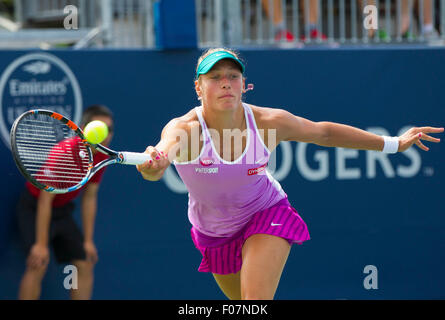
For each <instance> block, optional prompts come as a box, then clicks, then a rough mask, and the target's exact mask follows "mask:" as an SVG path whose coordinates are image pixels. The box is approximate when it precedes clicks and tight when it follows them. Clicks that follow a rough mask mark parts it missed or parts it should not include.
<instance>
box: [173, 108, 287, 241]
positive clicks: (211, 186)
mask: <svg viewBox="0 0 445 320" xmlns="http://www.w3.org/2000/svg"><path fill="white" fill-rule="evenodd" d="M243 108H244V115H245V119H246V127H247V132H246V134H247V138H246V141H247V143H246V148H245V150H244V152H243V153H242V155H241V156H240V157H239V158H238V159H236V160H235V161H233V162H230V161H225V160H224V159H222V157H220V155H219V154H218V152H217V150H216V148H215V145H214V143H213V141H212V139H211V137H210V134H209V130H208V128H207V125H206V123H205V121H204V118H203V116H202V106H201V107H196V108H195V110H196V113H197V115H198V118H199V122H200V123H201V128H202V139H203V146H202V149H201V152H200V154H199V156H198V157H197V158H196V159H194V160H192V161H188V162H176V161H174V162H173V164H174V165H175V168H176V170H177V172H178V174H179V176H180V177H181V179H182V181H183V182H184V184H185V185H186V187H187V190H188V192H189V201H188V218H189V221H190V223H191V224H192V225H193V226H194V227H195V228H196V229H197V230H198V231H199V232H201V233H203V234H205V235H207V236H211V237H230V236H232V235H234V234H235V233H236V232H237V231H239V230H241V228H243V227H244V226H245V225H246V224H247V223H248V222H249V220H250V219H251V217H252V216H253V215H254V214H255V213H256V212H259V211H262V210H264V209H267V208H270V207H271V206H273V205H274V204H276V203H277V202H279V201H280V200H282V199H284V198H287V194H286V193H285V192H284V191H283V189H282V188H281V185H280V184H279V182H278V181H276V180H275V179H274V178H273V177H272V175H271V174H270V173H269V172H268V170H267V168H266V166H267V163H268V161H269V157H270V151H269V150H268V149H267V147H266V146H265V144H264V142H263V140H262V138H261V136H260V135H259V132H258V128H257V126H256V122H255V118H254V115H253V112H252V109H251V108H250V106H248V105H247V104H244V103H243ZM238 132H239V130H238ZM235 143H236V138H235ZM240 143H241V141H240Z"/></svg>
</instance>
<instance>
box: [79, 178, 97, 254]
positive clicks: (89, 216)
mask: <svg viewBox="0 0 445 320" xmlns="http://www.w3.org/2000/svg"><path fill="white" fill-rule="evenodd" d="M98 190H99V184H98V183H93V182H90V183H88V184H87V185H86V187H85V190H84V192H83V195H82V201H81V206H82V226H83V232H84V248H85V252H86V254H87V260H89V261H90V262H93V263H96V262H97V259H98V258H97V249H96V246H95V244H94V240H93V235H94V223H95V220H96V211H97V194H98Z"/></svg>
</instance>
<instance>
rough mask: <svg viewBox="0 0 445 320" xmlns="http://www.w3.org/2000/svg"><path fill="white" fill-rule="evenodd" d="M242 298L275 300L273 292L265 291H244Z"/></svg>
mask: <svg viewBox="0 0 445 320" xmlns="http://www.w3.org/2000/svg"><path fill="white" fill-rule="evenodd" d="M241 299H242V300H273V294H268V293H265V292H250V291H247V292H242V293H241Z"/></svg>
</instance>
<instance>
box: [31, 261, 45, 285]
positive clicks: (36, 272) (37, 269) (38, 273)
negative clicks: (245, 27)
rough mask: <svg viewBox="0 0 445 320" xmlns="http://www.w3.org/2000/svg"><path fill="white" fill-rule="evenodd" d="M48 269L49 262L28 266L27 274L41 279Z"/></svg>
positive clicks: (35, 278)
mask: <svg viewBox="0 0 445 320" xmlns="http://www.w3.org/2000/svg"><path fill="white" fill-rule="evenodd" d="M47 269H48V264H43V265H39V266H32V267H27V268H26V274H27V275H28V276H29V277H32V278H33V279H34V280H38V281H41V280H42V279H43V277H44V276H45V273H46V270H47Z"/></svg>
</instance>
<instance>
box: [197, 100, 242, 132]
mask: <svg viewBox="0 0 445 320" xmlns="http://www.w3.org/2000/svg"><path fill="white" fill-rule="evenodd" d="M202 114H203V117H204V120H205V122H206V125H207V127H208V128H211V129H215V130H217V131H219V132H222V131H223V130H224V129H240V130H242V129H244V128H245V119H244V107H243V105H242V104H241V103H240V104H239V106H238V107H237V108H235V109H232V110H225V111H221V110H214V109H210V108H205V107H204V108H203V112H202Z"/></svg>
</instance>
